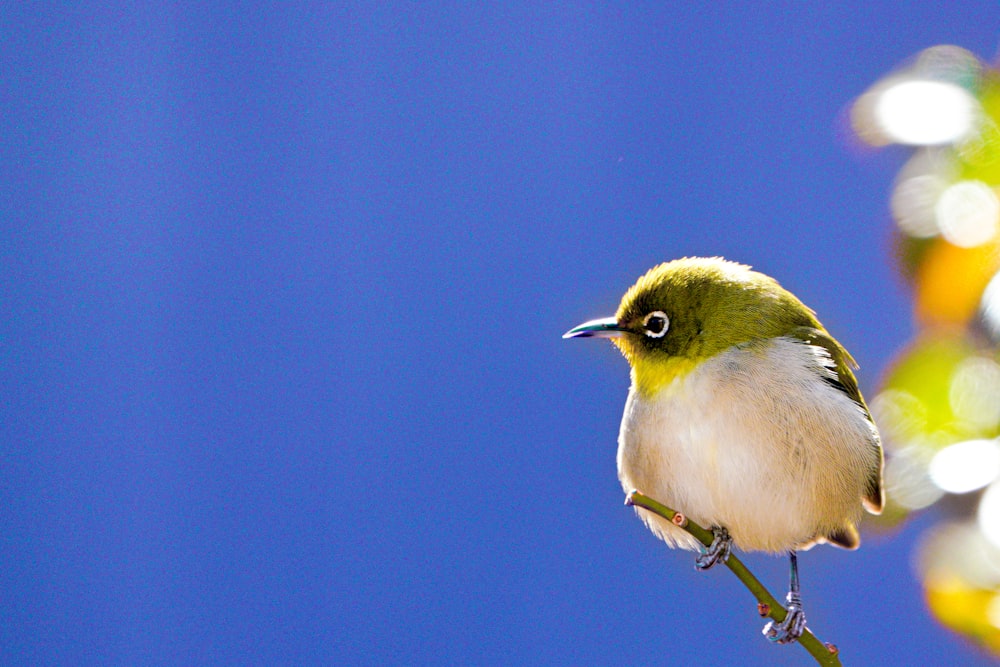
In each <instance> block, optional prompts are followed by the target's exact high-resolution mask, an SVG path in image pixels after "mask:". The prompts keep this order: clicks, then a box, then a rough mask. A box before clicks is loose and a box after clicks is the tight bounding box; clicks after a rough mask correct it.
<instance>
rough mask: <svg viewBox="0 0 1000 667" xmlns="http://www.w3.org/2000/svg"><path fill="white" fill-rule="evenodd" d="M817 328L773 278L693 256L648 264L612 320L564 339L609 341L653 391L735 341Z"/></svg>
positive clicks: (808, 312)
mask: <svg viewBox="0 0 1000 667" xmlns="http://www.w3.org/2000/svg"><path fill="white" fill-rule="evenodd" d="M819 326H821V325H820V324H819V322H818V321H817V320H816V318H815V316H814V315H813V314H812V311H811V310H809V309H808V308H807V307H806V306H805V305H803V304H802V302H800V301H799V300H798V299H797V298H795V297H794V296H793V295H792V294H791V293H789V292H787V291H786V290H784V289H783V288H782V287H781V286H780V285H779V284H778V283H777V282H776V281H775V280H774V279H773V278H770V277H768V276H766V275H764V274H762V273H758V272H756V271H751V270H750V267H748V266H744V265H742V264H737V263H735V262H729V261H726V260H724V259H721V258H718V257H713V258H702V257H688V258H684V259H678V260H674V261H672V262H667V263H665V264H660V265H659V266H656V267H653V268H652V269H650V270H649V271H648V272H647V273H646V274H645V275H644V276H642V277H641V278H639V280H638V281H637V282H636V283H635V285H633V286H632V287H631V288H629V290H628V291H627V292H626V293H625V296H623V297H622V301H621V304H620V305H619V306H618V312H617V313H615V316H614V317H609V318H604V319H598V320H591V321H589V322H584V323H583V324H581V325H579V326H577V327H574V328H573V329H570V330H569V331H567V332H566V333H565V334H564V335H563V337H564V338H586V337H599V338H611V339H612V340H613V342H614V343H615V345H617V346H618V348H619V349H620V350H621V351H622V354H624V355H625V358H626V359H628V362H629V364H630V365H631V366H632V370H633V376H634V379H635V381H636V384H637V386H638V387H639V389H640V390H644V392H646V393H653V394H655V393H656V392H657V391H659V389H661V388H663V387H664V386H665V385H667V384H669V383H670V382H671V381H672V380H673V379H674V378H676V377H678V376H679V375H684V374H686V373H687V372H688V371H690V370H691V369H693V368H694V367H696V366H697V365H698V364H699V363H701V362H702V361H704V360H705V359H708V358H710V357H712V356H714V355H716V354H718V353H720V352H722V351H724V350H727V349H729V348H731V347H733V346H736V345H745V346H752V345H754V344H755V343H764V342H765V341H766V340H767V339H770V338H774V337H776V336H781V335H785V334H786V333H788V332H789V331H791V330H794V329H795V328H796V327H819Z"/></svg>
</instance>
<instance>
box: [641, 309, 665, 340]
mask: <svg viewBox="0 0 1000 667" xmlns="http://www.w3.org/2000/svg"><path fill="white" fill-rule="evenodd" d="M669 326H670V318H669V317H667V314H666V313H665V312H663V311H662V310H654V311H653V312H651V313H650V314H649V315H646V317H644V318H643V320H642V328H643V329H644V331H645V333H646V335H647V336H649V337H650V338H662V337H663V335H664V334H665V333H667V328H668V327H669Z"/></svg>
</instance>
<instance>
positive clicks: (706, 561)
mask: <svg viewBox="0 0 1000 667" xmlns="http://www.w3.org/2000/svg"><path fill="white" fill-rule="evenodd" d="M732 549H733V538H731V537H730V536H729V531H728V530H726V529H725V528H723V527H722V526H712V544H711V545H710V546H708V547H707V548H705V547H702V552H701V555H700V556H698V558H696V559H695V561H694V566H695V567H696V568H698V569H699V570H707V569H708V568H710V567H712V566H713V565H718V564H719V563H725V562H726V561H727V560H729V552H730V551H732Z"/></svg>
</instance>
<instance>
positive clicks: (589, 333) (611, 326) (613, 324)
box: [563, 317, 625, 338]
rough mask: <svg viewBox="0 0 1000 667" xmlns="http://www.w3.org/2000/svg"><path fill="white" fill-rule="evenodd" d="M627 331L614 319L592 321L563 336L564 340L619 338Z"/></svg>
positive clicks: (606, 318)
mask: <svg viewBox="0 0 1000 667" xmlns="http://www.w3.org/2000/svg"><path fill="white" fill-rule="evenodd" d="M624 332H625V329H624V328H622V326H621V325H620V324H618V320H617V319H615V318H613V317H605V318H602V319H599V320H590V321H589V322H584V323H583V324H580V325H578V326H575V327H573V328H572V329H570V330H569V331H567V332H566V333H564V334H563V338H618V337H619V336H621V335H622V333H624Z"/></svg>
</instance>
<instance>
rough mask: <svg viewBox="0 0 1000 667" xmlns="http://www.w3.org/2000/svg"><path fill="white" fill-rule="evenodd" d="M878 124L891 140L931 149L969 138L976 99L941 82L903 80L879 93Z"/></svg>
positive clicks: (876, 110) (876, 109) (877, 106)
mask: <svg viewBox="0 0 1000 667" xmlns="http://www.w3.org/2000/svg"><path fill="white" fill-rule="evenodd" d="M874 104H875V109H874V113H875V122H877V123H878V126H879V129H880V130H881V131H882V132H883V133H884V134H885V135H886V136H887V137H888V138H889V139H891V140H892V141H894V142H896V143H901V144H911V145H915V146H929V145H933V144H944V143H951V142H954V141H957V140H959V139H961V138H963V137H965V136H967V135H969V134H970V133H971V131H972V129H973V127H974V124H975V119H976V115H977V114H976V107H977V106H978V105H977V103H976V100H975V99H974V98H973V97H972V96H971V95H969V93H968V92H966V91H965V90H964V89H963V88H960V87H959V86H956V85H954V84H951V83H944V82H940V81H921V80H909V81H907V80H903V81H899V82H898V83H894V84H892V85H890V86H887V87H886V88H885V89H884V90H882V91H880V92H879V94H878V98H877V99H876V100H875V102H874Z"/></svg>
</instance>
